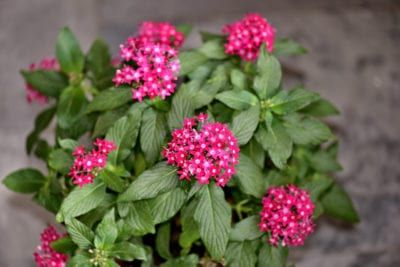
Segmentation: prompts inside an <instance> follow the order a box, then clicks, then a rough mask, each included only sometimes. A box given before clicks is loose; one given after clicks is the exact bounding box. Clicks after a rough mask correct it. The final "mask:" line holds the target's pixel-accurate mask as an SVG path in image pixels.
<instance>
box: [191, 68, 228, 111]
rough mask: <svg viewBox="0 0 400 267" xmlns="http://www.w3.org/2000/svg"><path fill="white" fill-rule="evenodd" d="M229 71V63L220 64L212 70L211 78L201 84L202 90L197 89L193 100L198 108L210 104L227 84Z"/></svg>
mask: <svg viewBox="0 0 400 267" xmlns="http://www.w3.org/2000/svg"><path fill="white" fill-rule="evenodd" d="M228 71H229V65H228V64H222V65H218V66H217V67H216V68H215V70H214V71H213V72H212V74H211V77H210V79H208V80H207V82H205V83H204V85H202V86H201V88H200V90H199V89H196V90H195V92H194V93H195V94H194V96H193V99H192V102H193V105H194V107H195V108H196V109H197V108H201V107H203V106H206V105H208V104H210V103H211V101H212V100H213V99H214V97H215V95H216V94H217V93H218V92H219V91H221V90H222V89H223V88H224V87H225V86H227V84H228ZM192 82H193V81H192Z"/></svg>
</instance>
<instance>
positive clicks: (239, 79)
mask: <svg viewBox="0 0 400 267" xmlns="http://www.w3.org/2000/svg"><path fill="white" fill-rule="evenodd" d="M231 83H232V84H233V86H234V87H235V88H238V89H240V90H245V89H247V88H248V87H247V77H246V74H244V73H243V72H242V71H241V70H239V69H233V70H231Z"/></svg>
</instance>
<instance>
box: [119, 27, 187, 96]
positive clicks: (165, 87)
mask: <svg viewBox="0 0 400 267" xmlns="http://www.w3.org/2000/svg"><path fill="white" fill-rule="evenodd" d="M183 39H184V38H183V34H182V33H181V32H179V31H177V30H176V28H175V27H174V26H172V25H171V24H169V23H166V22H165V23H157V22H144V23H143V24H142V26H141V27H140V33H139V35H138V36H136V37H129V38H128V39H127V41H126V42H125V43H124V44H122V45H121V46H120V57H121V58H122V59H123V61H124V63H125V64H123V66H122V67H121V68H120V69H118V70H117V71H116V73H115V77H114V79H113V82H114V83H115V85H116V86H120V85H128V86H132V87H133V89H132V98H133V99H134V100H137V101H140V102H141V101H142V100H143V98H145V97H149V98H150V99H153V98H155V97H157V96H159V97H161V98H162V99H165V98H166V97H168V96H170V95H171V94H172V93H173V92H174V91H175V87H176V80H177V76H178V72H179V68H180V64H179V59H178V51H177V50H176V49H175V48H177V47H180V46H181V45H182V43H183Z"/></svg>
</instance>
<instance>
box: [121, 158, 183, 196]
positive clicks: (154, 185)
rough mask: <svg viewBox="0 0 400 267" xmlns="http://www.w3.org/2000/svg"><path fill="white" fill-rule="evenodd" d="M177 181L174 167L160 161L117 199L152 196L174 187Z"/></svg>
mask: <svg viewBox="0 0 400 267" xmlns="http://www.w3.org/2000/svg"><path fill="white" fill-rule="evenodd" d="M178 181H179V179H178V177H177V175H176V169H175V168H174V167H172V166H169V165H167V164H166V163H165V162H160V163H158V164H156V165H154V166H153V167H152V168H151V169H148V170H147V171H145V172H143V173H142V174H141V175H140V176H139V177H138V178H137V179H136V180H135V181H133V182H132V183H131V185H130V186H129V188H128V189H127V190H126V191H125V192H124V193H122V194H121V195H119V197H118V201H119V202H123V201H134V200H140V199H149V198H153V197H156V196H158V195H159V194H161V193H164V192H167V191H170V190H171V189H173V188H175V187H176V186H177V185H178Z"/></svg>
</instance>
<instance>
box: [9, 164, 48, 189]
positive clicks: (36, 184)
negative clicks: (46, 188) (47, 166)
mask: <svg viewBox="0 0 400 267" xmlns="http://www.w3.org/2000/svg"><path fill="white" fill-rule="evenodd" d="M45 182H46V177H44V176H43V174H42V173H41V172H40V171H38V170H35V169H32V168H26V169H20V170H17V171H14V172H12V173H10V174H9V175H7V176H6V178H4V180H3V184H4V185H5V186H6V187H7V188H8V189H10V190H12V191H15V192H18V193H34V192H37V191H38V190H39V189H40V188H41V187H42V186H43V185H44V184H45Z"/></svg>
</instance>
